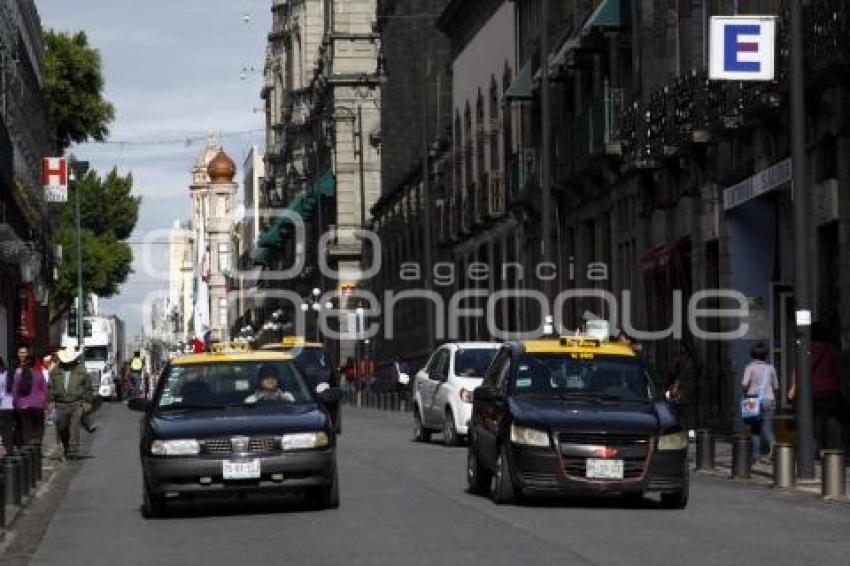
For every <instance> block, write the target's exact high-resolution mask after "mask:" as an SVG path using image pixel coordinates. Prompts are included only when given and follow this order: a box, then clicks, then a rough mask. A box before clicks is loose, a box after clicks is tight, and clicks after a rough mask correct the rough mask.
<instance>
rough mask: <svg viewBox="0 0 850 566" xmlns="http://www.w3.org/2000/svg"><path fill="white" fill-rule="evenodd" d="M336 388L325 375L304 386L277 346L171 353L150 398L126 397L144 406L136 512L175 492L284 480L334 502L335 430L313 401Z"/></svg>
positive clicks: (255, 487) (268, 488)
mask: <svg viewBox="0 0 850 566" xmlns="http://www.w3.org/2000/svg"><path fill="white" fill-rule="evenodd" d="M275 382H276V385H275ZM272 385H274V386H273V387H272ZM338 398H339V390H338V389H332V388H329V387H328V386H327V385H326V384H324V385H322V386H320V387H317V388H315V389H311V388H309V387H308V385H307V382H306V380H305V379H304V377H303V376H302V375H301V372H300V371H299V370H298V368H297V367H296V365H295V363H294V362H293V360H292V357H291V356H289V355H288V354H284V353H279V352H247V351H235V352H229V351H217V352H213V353H204V354H194V355H189V356H185V357H181V358H177V359H175V360H173V361H172V362H171V363H169V365H168V366H167V367H166V368H165V370H164V372H163V377H162V379H160V382H159V383H158V385H157V387H156V390H155V391H154V394H153V398H152V399H151V400H147V399H145V398H135V399H131V400H130V401H129V403H128V406H129V408H130V409H132V410H137V411H143V412H144V417H143V418H142V435H141V442H140V445H139V452H140V457H141V463H142V472H143V493H144V499H143V512H144V514H145V515H146V516H148V517H154V516H158V515H161V514H162V513H164V512H165V511H166V510H167V504H168V502H169V501H171V500H176V499H188V498H193V497H197V496H202V495H209V494H216V495H228V494H237V493H246V492H258V493H266V492H285V491H292V490H297V491H303V492H306V495H307V496H308V498H309V499H310V500H311V501H313V502H314V503H315V504H316V505H317V506H318V507H321V508H334V507H337V506H338V505H339V480H338V476H337V464H336V436H335V433H334V428H333V423H332V421H331V417H330V415H329V414H328V412H327V410H326V409H325V407H324V404H323V403H324V402H328V401H333V400H338Z"/></svg>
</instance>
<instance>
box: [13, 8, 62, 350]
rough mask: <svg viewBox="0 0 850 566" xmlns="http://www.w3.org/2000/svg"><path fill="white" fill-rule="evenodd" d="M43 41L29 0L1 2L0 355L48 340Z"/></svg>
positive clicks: (47, 140) (49, 143)
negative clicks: (44, 192)
mask: <svg viewBox="0 0 850 566" xmlns="http://www.w3.org/2000/svg"><path fill="white" fill-rule="evenodd" d="M43 57H44V46H43V44H42V27H41V21H40V19H39V15H38V10H37V8H36V5H35V2H33V1H32V0H20V1H18V2H3V3H2V4H0V356H2V357H3V358H4V359H5V360H7V361H8V360H9V354H10V353H11V352H12V347H13V345H14V344H15V343H29V344H32V345H34V346H36V347H37V348H39V349H45V348H46V347H47V346H48V345H50V344H51V343H54V344H55V343H57V342H58V336H57V337H55V340H53V341H51V337H50V330H49V312H48V289H49V285H50V282H51V279H52V277H53V273H52V270H53V255H54V254H53V250H51V249H49V247H48V239H47V236H48V234H49V231H50V230H49V220H48V208H47V203H46V202H45V200H44V197H43V189H42V183H41V159H42V158H43V157H47V156H49V155H51V153H52V151H53V140H52V139H51V136H52V132H51V130H50V127H49V124H48V116H47V110H46V107H45V104H44V99H43V97H42V79H41V75H42V64H43Z"/></svg>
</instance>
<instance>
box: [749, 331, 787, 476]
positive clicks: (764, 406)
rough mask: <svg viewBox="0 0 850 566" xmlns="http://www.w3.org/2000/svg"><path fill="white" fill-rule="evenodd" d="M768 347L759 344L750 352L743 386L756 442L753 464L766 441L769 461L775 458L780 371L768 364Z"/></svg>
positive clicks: (751, 433)
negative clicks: (774, 426)
mask: <svg viewBox="0 0 850 566" xmlns="http://www.w3.org/2000/svg"><path fill="white" fill-rule="evenodd" d="M767 353H768V350H767V346H765V345H764V344H763V343H758V344H756V345H755V346H753V349H752V350H751V351H750V358H751V360H750V363H749V364H747V367H746V368H745V369H744V378H743V379H742V380H741V386H742V387H743V388H744V402H743V403H742V404H741V411H742V416H743V417H744V422H745V423H746V424H748V425H749V427H750V435H751V437H752V440H753V461H756V460H758V459H760V458H761V455H762V444H761V443H762V440H764V442H765V444H767V448H768V456H767V460H770V459H771V458H772V457H773V445H774V443H775V437H774V436H773V415H774V414H775V413H776V394H777V391H778V390H779V380H778V379H777V377H776V368H774V367H773V365H772V364H770V363H769V362H768V361H767Z"/></svg>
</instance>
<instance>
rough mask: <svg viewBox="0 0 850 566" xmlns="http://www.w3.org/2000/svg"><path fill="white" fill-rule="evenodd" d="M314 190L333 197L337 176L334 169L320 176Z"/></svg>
mask: <svg viewBox="0 0 850 566" xmlns="http://www.w3.org/2000/svg"><path fill="white" fill-rule="evenodd" d="M313 190H314V191H315V192H317V193H319V194H320V195H322V196H325V197H328V198H330V197H333V196H334V192H335V191H336V176H335V175H334V173H333V171H327V172H325V174H324V175H322V176H321V177H319V180H318V181H316V184H315V185H314V186H313Z"/></svg>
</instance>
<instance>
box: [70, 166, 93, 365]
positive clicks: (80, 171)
mask: <svg viewBox="0 0 850 566" xmlns="http://www.w3.org/2000/svg"><path fill="white" fill-rule="evenodd" d="M88 169H89V164H88V162H87V161H74V162H72V163H71V172H72V173H73V176H72V179H71V180H72V181H74V224H75V229H76V242H77V349H78V350H79V351H80V352H82V351H83V348H84V346H85V337H84V336H83V333H84V331H85V324H84V320H85V316H86V300H85V296H84V291H83V245H82V236H81V232H82V230H80V179H79V178H80V177H82V176H83V175H85V174H86V172H87V171H88Z"/></svg>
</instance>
